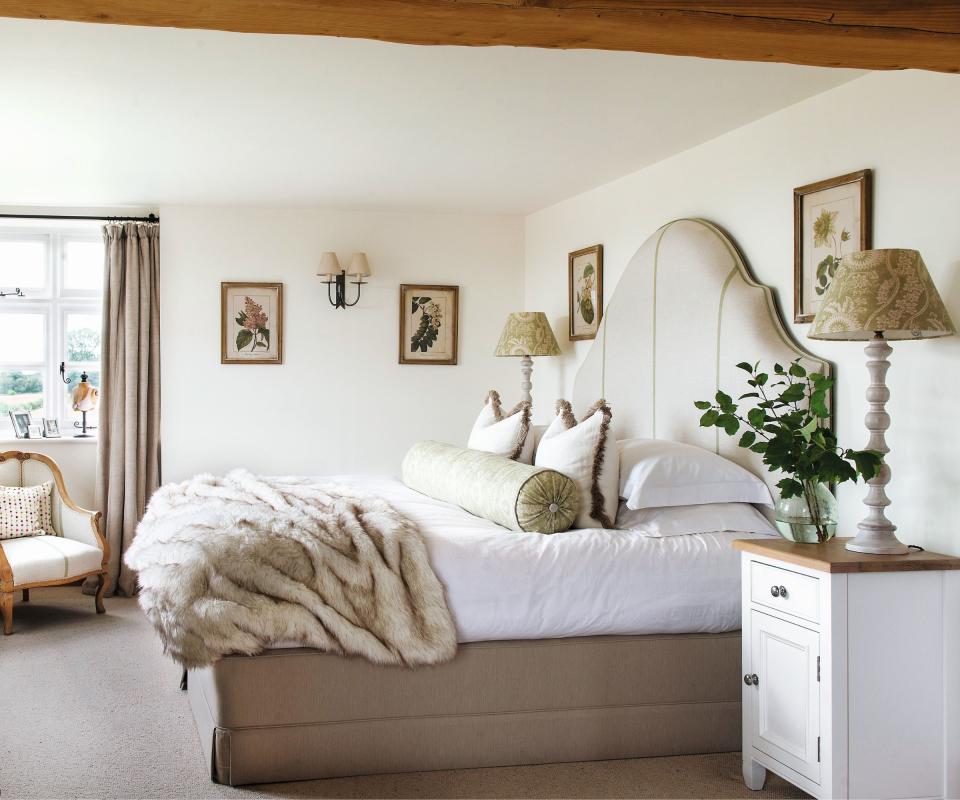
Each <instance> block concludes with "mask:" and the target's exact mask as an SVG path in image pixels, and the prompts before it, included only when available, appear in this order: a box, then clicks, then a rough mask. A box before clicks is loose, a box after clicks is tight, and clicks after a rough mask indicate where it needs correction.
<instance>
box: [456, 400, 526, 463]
mask: <svg viewBox="0 0 960 800" xmlns="http://www.w3.org/2000/svg"><path fill="white" fill-rule="evenodd" d="M467 447H469V448H470V449H471V450H484V451H485V452H487V453H495V454H496V455H498V456H503V457H504V458H509V459H512V460H514V461H519V462H521V463H522V464H529V463H531V462H532V461H533V436H532V434H531V433H530V403H528V402H527V401H526V400H521V401H520V402H519V403H517V404H516V405H515V406H514V407H513V408H512V409H511V410H510V411H508V412H507V413H506V414H504V413H503V410H502V409H501V407H500V395H499V394H498V393H497V392H495V391H494V390H493V389H491V390H490V392H489V393H488V394H487V399H486V401H485V402H484V404H483V408H482V409H480V416H478V417H477V421H476V422H474V423H473V430H471V431H470V438H469V439H468V440H467Z"/></svg>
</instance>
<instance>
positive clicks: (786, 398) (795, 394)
mask: <svg viewBox="0 0 960 800" xmlns="http://www.w3.org/2000/svg"><path fill="white" fill-rule="evenodd" d="M805 396H806V392H805V391H804V386H803V384H802V383H792V384H790V385H789V386H788V387H787V388H786V389H784V390H783V391H782V392H781V393H780V399H781V400H783V402H785V403H799V402H800V401H801V400H803V398H804V397H805Z"/></svg>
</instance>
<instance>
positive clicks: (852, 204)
mask: <svg viewBox="0 0 960 800" xmlns="http://www.w3.org/2000/svg"><path fill="white" fill-rule="evenodd" d="M844 237H846V238H844ZM848 242H850V243H851V245H852V246H850V245H847V243H848ZM872 246H873V172H872V171H871V170H869V169H862V170H860V171H858V172H850V173H848V174H846V175H840V176H838V177H836V178H830V179H828V180H825V181H817V182H816V183H810V184H807V185H806V186H798V187H797V188H796V189H794V190H793V321H794V322H796V323H806V322H812V321H813V318H814V316H816V311H817V308H818V307H819V303H818V302H817V298H818V296H819V295H821V294H822V293H823V292H824V291H825V290H826V288H827V286H829V284H830V280H831V279H832V278H833V275H834V274H835V272H836V268H837V265H838V264H839V263H840V258H842V257H843V256H845V255H847V253H852V252H855V251H856V250H869V249H870V248H871V247H872Z"/></svg>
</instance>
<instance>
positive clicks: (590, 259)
mask: <svg viewBox="0 0 960 800" xmlns="http://www.w3.org/2000/svg"><path fill="white" fill-rule="evenodd" d="M567 285H568V289H569V295H568V312H569V319H570V335H569V339H570V341H571V342H575V341H578V340H582V339H595V338H596V336H597V329H598V328H599V327H600V320H601V318H602V317H603V245H602V244H595V245H593V246H592V247H584V248H583V249H582V250H574V251H573V252H572V253H570V254H568V255H567Z"/></svg>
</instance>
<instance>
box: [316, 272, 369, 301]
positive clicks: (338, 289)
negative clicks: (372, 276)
mask: <svg viewBox="0 0 960 800" xmlns="http://www.w3.org/2000/svg"><path fill="white" fill-rule="evenodd" d="M324 283H325V284H327V299H328V300H329V301H330V305H332V306H333V307H334V308H349V307H350V306H355V305H356V304H357V303H359V302H360V287H361V286H363V285H364V284H365V283H366V281H365V280H363V279H362V278H361V279H360V280H357V281H350V283H352V284H355V285H356V287H357V297H356V299H355V300H354V301H353V302H352V303H348V302H347V271H346V270H341V271H340V274H339V275H337V276H336V279H335V280H332V281H324ZM331 287H335V288H331Z"/></svg>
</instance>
